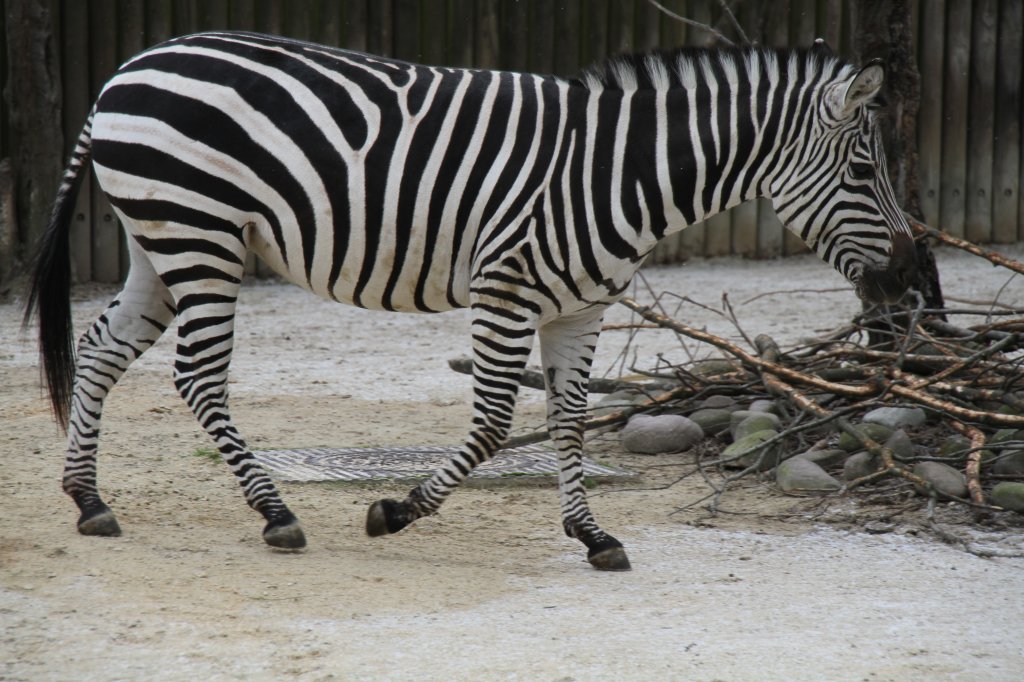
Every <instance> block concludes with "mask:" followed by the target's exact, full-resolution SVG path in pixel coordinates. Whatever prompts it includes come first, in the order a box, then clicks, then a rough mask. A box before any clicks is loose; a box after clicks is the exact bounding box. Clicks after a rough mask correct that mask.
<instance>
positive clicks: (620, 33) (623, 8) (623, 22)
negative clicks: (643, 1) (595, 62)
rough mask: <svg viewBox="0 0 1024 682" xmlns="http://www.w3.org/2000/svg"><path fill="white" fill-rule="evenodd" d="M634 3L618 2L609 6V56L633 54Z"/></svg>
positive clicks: (628, 1)
mask: <svg viewBox="0 0 1024 682" xmlns="http://www.w3.org/2000/svg"><path fill="white" fill-rule="evenodd" d="M633 19H634V17H633V2H631V1H630V0H616V1H615V2H612V3H611V4H610V5H608V55H609V56H611V55H616V54H629V53H631V52H633Z"/></svg>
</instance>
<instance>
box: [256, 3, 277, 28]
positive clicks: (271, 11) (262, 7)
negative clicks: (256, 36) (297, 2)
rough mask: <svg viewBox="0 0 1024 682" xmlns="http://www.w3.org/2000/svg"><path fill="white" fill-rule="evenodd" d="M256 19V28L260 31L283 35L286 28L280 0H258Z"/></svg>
mask: <svg viewBox="0 0 1024 682" xmlns="http://www.w3.org/2000/svg"><path fill="white" fill-rule="evenodd" d="M255 19H256V22H255V26H256V30H257V31H259V32H260V33H269V34H271V35H281V32H282V31H283V30H284V21H283V19H282V12H281V3H280V2H279V1H278V0H258V1H257V3H256V17H255Z"/></svg>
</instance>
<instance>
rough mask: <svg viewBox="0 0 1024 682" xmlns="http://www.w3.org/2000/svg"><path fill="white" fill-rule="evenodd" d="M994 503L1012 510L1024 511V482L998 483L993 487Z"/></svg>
mask: <svg viewBox="0 0 1024 682" xmlns="http://www.w3.org/2000/svg"><path fill="white" fill-rule="evenodd" d="M992 503H993V504H996V505H998V506H1000V507H1002V508H1003V509H1009V510H1010V511H1015V512H1024V483H1017V482H1016V481H1003V482H1002V483H996V485H995V487H994V488H992Z"/></svg>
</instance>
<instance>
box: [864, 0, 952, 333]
mask: <svg viewBox="0 0 1024 682" xmlns="http://www.w3.org/2000/svg"><path fill="white" fill-rule="evenodd" d="M852 7H853V12H854V26H855V30H854V33H855V36H856V38H855V40H854V49H855V50H856V51H857V58H858V60H859V61H860V63H862V64H863V63H865V62H867V61H868V60H871V59H881V60H882V61H883V62H884V63H885V90H884V94H885V98H886V112H885V113H886V115H885V116H884V117H882V120H881V126H882V142H883V144H884V145H885V155H886V161H887V164H888V170H889V179H890V180H891V181H892V185H893V190H894V191H895V193H896V201H897V202H898V203H899V205H900V206H902V207H903V209H904V210H906V211H907V212H908V213H910V214H911V215H913V216H914V217H915V218H917V219H918V220H921V219H923V216H922V215H921V204H920V200H919V195H918V190H919V185H918V177H917V110H918V106H919V104H920V101H921V75H920V73H918V70H917V62H916V61H915V59H914V50H913V42H912V34H911V30H910V2H909V1H908V0H861V1H860V2H857V3H854V4H853V5H852ZM917 260H918V265H919V267H918V272H917V279H916V281H915V282H914V284H913V285H912V286H911V288H912V289H913V290H915V291H917V292H918V293H919V294H920V295H921V298H922V299H923V300H924V305H925V307H927V308H933V309H934V308H943V307H945V302H944V300H943V297H942V286H941V284H940V282H939V271H938V268H937V267H936V265H935V256H934V255H933V254H932V251H931V247H930V246H929V244H928V241H927V240H925V239H921V240H919V241H918V242H917ZM864 305H865V311H867V309H868V307H869V306H868V305H867V304H864ZM908 305H909V306H911V307H916V302H907V301H906V299H904V301H903V302H901V303H899V304H896V306H893V307H895V308H897V309H904V310H905V309H907V306H908ZM939 317H941V318H942V319H945V316H944V315H940V316H939ZM904 319H909V317H907V318H904ZM864 324H865V326H866V327H867V328H868V343H869V345H871V346H892V345H893V342H894V339H896V338H898V336H894V334H897V335H898V334H901V333H903V330H899V329H894V328H893V325H892V323H891V322H890V321H889V320H887V319H883V318H880V317H877V316H874V315H869V316H868V317H867V319H866V320H865V323H864Z"/></svg>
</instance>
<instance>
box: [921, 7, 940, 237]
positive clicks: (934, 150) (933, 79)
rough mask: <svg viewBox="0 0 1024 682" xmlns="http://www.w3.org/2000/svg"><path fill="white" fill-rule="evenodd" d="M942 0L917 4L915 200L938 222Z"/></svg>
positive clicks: (930, 220) (933, 222)
mask: <svg viewBox="0 0 1024 682" xmlns="http://www.w3.org/2000/svg"><path fill="white" fill-rule="evenodd" d="M945 27H946V6H945V3H944V2H943V0H934V1H932V2H926V3H924V6H923V7H921V31H920V35H921V49H920V50H919V54H920V55H921V56H920V61H919V68H920V70H921V104H920V110H919V111H920V113H919V114H918V117H917V125H918V128H917V131H918V133H917V148H918V179H919V184H918V200H919V201H920V202H921V215H922V216H923V217H924V221H925V222H926V223H929V224H931V225H938V224H939V221H940V219H941V214H940V206H941V203H940V202H941V199H940V196H941V191H942V101H943V96H942V95H943V92H942V89H943V88H942V81H943V57H944V55H945V50H946V47H945V46H946V33H945Z"/></svg>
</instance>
